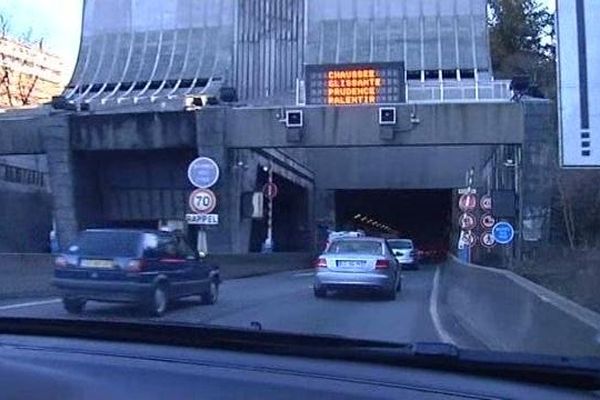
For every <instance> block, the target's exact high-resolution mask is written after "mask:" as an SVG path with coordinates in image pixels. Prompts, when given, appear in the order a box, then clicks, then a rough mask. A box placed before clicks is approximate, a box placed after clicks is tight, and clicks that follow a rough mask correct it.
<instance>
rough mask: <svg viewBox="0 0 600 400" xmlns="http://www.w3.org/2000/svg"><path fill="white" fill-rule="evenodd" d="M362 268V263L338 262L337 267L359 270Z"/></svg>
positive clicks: (363, 263) (363, 264)
mask: <svg viewBox="0 0 600 400" xmlns="http://www.w3.org/2000/svg"><path fill="white" fill-rule="evenodd" d="M364 266H365V262H364V261H338V267H342V268H361V267H364Z"/></svg>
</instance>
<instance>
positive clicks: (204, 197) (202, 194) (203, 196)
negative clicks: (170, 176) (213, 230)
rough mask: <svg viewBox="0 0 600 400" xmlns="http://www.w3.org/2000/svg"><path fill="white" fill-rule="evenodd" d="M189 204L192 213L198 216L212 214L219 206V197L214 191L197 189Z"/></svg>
mask: <svg viewBox="0 0 600 400" xmlns="http://www.w3.org/2000/svg"><path fill="white" fill-rule="evenodd" d="M189 204H190V208H191V209H192V211H194V212H196V213H198V214H210V213H211V212H212V211H213V210H214V209H215V207H216V206H217V196H215V194H214V193H213V191H212V190H208V189H197V190H194V191H193V192H192V194H191V195H190V200H189Z"/></svg>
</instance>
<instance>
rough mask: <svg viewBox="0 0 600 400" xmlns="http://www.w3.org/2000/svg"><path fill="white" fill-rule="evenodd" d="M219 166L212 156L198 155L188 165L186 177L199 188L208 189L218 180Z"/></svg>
mask: <svg viewBox="0 0 600 400" xmlns="http://www.w3.org/2000/svg"><path fill="white" fill-rule="evenodd" d="M219 174H220V171H219V166H218V165H217V163H216V162H215V160H213V159H212V158H208V157H199V158H196V159H195V160H194V161H192V162H191V163H190V166H189V167H188V179H189V180H190V182H191V183H192V185H194V186H196V187H197V188H200V189H208V188H210V187H212V186H214V184H215V183H217V181H218V180H219Z"/></svg>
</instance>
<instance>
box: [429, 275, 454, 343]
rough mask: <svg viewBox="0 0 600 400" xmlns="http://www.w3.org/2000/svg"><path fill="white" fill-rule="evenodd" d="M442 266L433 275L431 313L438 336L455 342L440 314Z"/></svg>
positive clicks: (430, 298) (430, 300)
mask: <svg viewBox="0 0 600 400" xmlns="http://www.w3.org/2000/svg"><path fill="white" fill-rule="evenodd" d="M440 271H441V269H440V267H437V268H436V270H435V275H434V276H433V287H432V289H431V295H430V297H429V314H431V320H432V321H433V326H434V327H435V330H436V331H437V334H438V336H439V337H440V339H441V340H442V342H445V343H450V344H455V343H454V340H452V337H451V336H450V334H449V333H448V332H447V331H446V330H445V329H444V327H443V326H442V321H441V320H440V314H439V313H438V300H439V299H438V296H439V286H440Z"/></svg>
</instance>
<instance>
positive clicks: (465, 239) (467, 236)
mask: <svg viewBox="0 0 600 400" xmlns="http://www.w3.org/2000/svg"><path fill="white" fill-rule="evenodd" d="M460 242H461V244H462V245H463V246H468V247H473V246H475V244H477V237H476V236H475V234H474V233H473V232H472V231H463V232H461V234H460Z"/></svg>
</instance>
